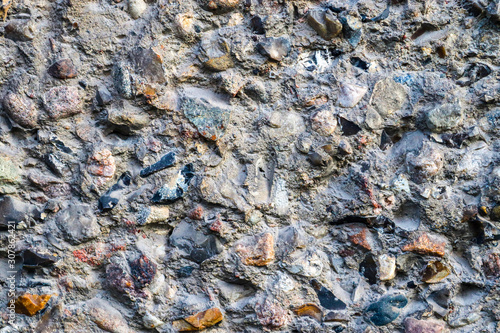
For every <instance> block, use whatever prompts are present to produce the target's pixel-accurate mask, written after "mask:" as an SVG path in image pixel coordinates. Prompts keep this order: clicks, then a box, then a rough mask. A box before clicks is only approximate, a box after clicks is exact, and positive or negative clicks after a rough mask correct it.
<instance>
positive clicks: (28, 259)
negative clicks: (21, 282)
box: [21, 249, 57, 268]
mask: <svg viewBox="0 0 500 333" xmlns="http://www.w3.org/2000/svg"><path fill="white" fill-rule="evenodd" d="M21 258H23V266H24V267H28V268H36V267H47V266H50V265H52V264H54V263H55V262H56V261H57V258H56V257H53V256H50V255H45V254H38V253H36V252H34V251H32V250H30V249H26V250H24V251H23V252H22V253H21Z"/></svg>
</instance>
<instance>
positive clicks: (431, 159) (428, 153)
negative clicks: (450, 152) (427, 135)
mask: <svg viewBox="0 0 500 333" xmlns="http://www.w3.org/2000/svg"><path fill="white" fill-rule="evenodd" d="M443 159H444V157H443V154H442V153H441V151H440V150H438V149H437V148H435V147H433V146H431V145H430V144H425V145H424V147H423V148H422V149H421V150H420V152H419V154H418V155H417V154H415V153H413V152H411V153H409V154H408V155H406V161H407V163H408V165H409V167H410V170H411V172H412V173H411V175H412V178H413V180H414V181H416V182H418V183H422V182H424V181H426V180H427V179H429V178H431V177H433V176H434V175H436V174H437V173H438V172H439V170H441V168H442V167H443Z"/></svg>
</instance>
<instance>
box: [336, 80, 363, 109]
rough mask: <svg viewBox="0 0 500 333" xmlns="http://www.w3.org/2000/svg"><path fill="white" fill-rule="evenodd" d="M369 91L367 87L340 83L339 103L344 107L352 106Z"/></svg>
mask: <svg viewBox="0 0 500 333" xmlns="http://www.w3.org/2000/svg"><path fill="white" fill-rule="evenodd" d="M367 91H368V88H367V87H362V86H358V85H355V84H349V83H342V84H341V85H340V95H339V105H340V106H341V107H343V108H352V107H354V106H356V104H358V103H359V101H360V100H361V99H362V98H363V96H365V94H366V92H367Z"/></svg>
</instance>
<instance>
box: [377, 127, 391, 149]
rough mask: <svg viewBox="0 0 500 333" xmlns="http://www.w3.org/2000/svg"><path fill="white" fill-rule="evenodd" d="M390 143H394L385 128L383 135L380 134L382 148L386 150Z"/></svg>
mask: <svg viewBox="0 0 500 333" xmlns="http://www.w3.org/2000/svg"><path fill="white" fill-rule="evenodd" d="M390 145H392V139H391V137H390V136H389V134H387V132H386V131H385V130H383V131H382V135H381V136H380V149H382V150H386V149H387V148H388V147H389V146H390Z"/></svg>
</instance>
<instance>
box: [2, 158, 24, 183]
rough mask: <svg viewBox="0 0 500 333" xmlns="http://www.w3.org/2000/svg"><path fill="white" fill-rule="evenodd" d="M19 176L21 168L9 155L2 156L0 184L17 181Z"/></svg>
mask: <svg viewBox="0 0 500 333" xmlns="http://www.w3.org/2000/svg"><path fill="white" fill-rule="evenodd" d="M19 178H20V173H19V168H18V167H17V166H16V165H15V164H14V163H13V162H12V161H11V160H10V159H9V158H8V157H5V156H0V185H4V184H8V183H10V184H13V183H17V182H18V181H19Z"/></svg>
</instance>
